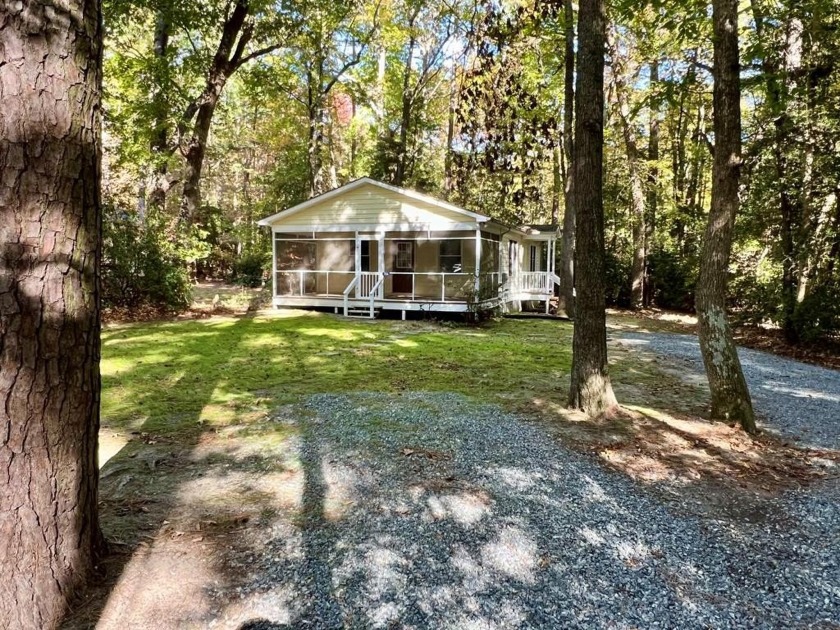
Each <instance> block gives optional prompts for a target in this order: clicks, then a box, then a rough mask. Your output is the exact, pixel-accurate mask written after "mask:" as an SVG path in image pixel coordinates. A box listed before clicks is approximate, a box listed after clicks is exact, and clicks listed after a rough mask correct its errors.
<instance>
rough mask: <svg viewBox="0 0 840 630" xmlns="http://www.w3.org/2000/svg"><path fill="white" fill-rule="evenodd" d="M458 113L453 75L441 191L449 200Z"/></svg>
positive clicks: (453, 178)
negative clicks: (443, 191)
mask: <svg viewBox="0 0 840 630" xmlns="http://www.w3.org/2000/svg"><path fill="white" fill-rule="evenodd" d="M457 112H458V88H457V85H456V83H455V76H454V73H453V77H452V86H451V88H450V90H449V112H448V114H447V119H446V158H445V161H444V182H443V189H444V190H445V191H446V198H447V199H450V198H451V197H452V193H453V191H454V190H455V172H454V171H455V156H454V147H453V146H452V145H453V143H454V142H455V116H456V114H457Z"/></svg>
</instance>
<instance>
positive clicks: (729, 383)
mask: <svg viewBox="0 0 840 630" xmlns="http://www.w3.org/2000/svg"><path fill="white" fill-rule="evenodd" d="M712 13H713V17H712V19H713V22H714V37H713V39H714V68H713V76H714V130H715V150H714V163H713V167H712V174H713V176H712V209H711V212H710V214H709V222H708V225H707V227H706V234H705V238H704V241H703V248H702V252H701V255H700V275H699V277H698V279H697V317H698V324H699V333H700V334H699V336H700V350H701V352H702V354H703V363H704V364H705V366H706V375H707V377H708V380H709V389H710V390H711V395H712V418H713V419H717V420H725V421H729V422H737V423H739V424H740V425H741V426H742V427H743V428H744V430H745V431H747V432H749V433H754V432H755V430H756V427H755V414H754V413H753V408H752V401H751V399H750V393H749V390H748V389H747V383H746V381H745V379H744V373H743V371H742V370H741V362H740V360H739V359H738V351H737V348H736V347H735V342H734V340H733V338H732V329H731V327H730V325H729V321H728V319H727V314H726V289H727V268H728V265H729V255H730V252H731V249H732V235H733V232H734V228H735V215H736V213H737V211H738V183H739V173H740V169H741V86H740V76H739V72H740V67H739V59H738V1H737V0H714V3H713V7H712Z"/></svg>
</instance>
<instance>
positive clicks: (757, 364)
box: [613, 333, 840, 449]
mask: <svg viewBox="0 0 840 630" xmlns="http://www.w3.org/2000/svg"><path fill="white" fill-rule="evenodd" d="M613 338H614V339H615V340H617V341H619V342H620V343H623V344H627V345H633V346H636V347H639V348H642V349H644V350H649V351H651V352H654V353H655V354H657V355H659V356H663V357H667V358H669V359H673V360H675V361H678V362H679V365H681V366H682V367H684V368H685V369H687V370H689V371H690V372H691V373H693V374H694V375H697V376H701V377H703V376H704V374H705V372H704V369H703V359H702V357H701V356H700V346H699V344H698V342H697V337H695V336H694V335H678V334H671V333H621V334H617V335H613ZM738 354H739V356H740V358H741V365H742V366H743V369H744V376H745V377H746V379H747V383H748V384H749V387H750V392H751V394H752V397H753V404H754V406H755V409H756V412H757V413H758V414H759V416H760V422H759V424H760V426H762V427H763V428H765V429H767V430H770V431H773V432H775V433H777V434H779V435H782V436H784V437H786V438H790V439H792V440H794V441H795V442H797V443H799V444H800V445H802V446H810V447H817V448H828V449H840V372H838V371H837V370H830V369H827V368H822V367H819V366H815V365H809V364H807V363H801V362H799V361H794V360H793V359H786V358H784V357H778V356H776V355H773V354H769V353H767V352H760V351H758V350H750V349H748V348H738Z"/></svg>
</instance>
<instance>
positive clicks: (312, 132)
mask: <svg viewBox="0 0 840 630" xmlns="http://www.w3.org/2000/svg"><path fill="white" fill-rule="evenodd" d="M313 80H314V77H313ZM307 150H308V154H309V196H310V197H315V196H317V195H320V194H321V193H323V192H326V190H327V187H326V182H325V177H324V154H323V152H324V106H323V103H322V100H321V91H320V87H319V86H318V85H313V86H312V87H311V88H310V101H309V140H308V149H307Z"/></svg>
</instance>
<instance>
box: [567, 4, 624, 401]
mask: <svg viewBox="0 0 840 630" xmlns="http://www.w3.org/2000/svg"><path fill="white" fill-rule="evenodd" d="M579 6H580V9H579V14H578V15H579V20H578V25H579V26H578V29H579V30H578V33H579V36H578V37H579V46H578V51H579V52H578V62H577V100H576V102H575V110H576V116H577V118H576V121H575V149H574V170H575V185H574V189H575V215H576V221H575V223H576V227H577V234H576V236H577V247H576V248H575V270H576V274H577V276H576V285H577V303H576V305H575V306H576V316H575V330H574V343H573V358H572V378H571V388H570V391H569V406H571V407H574V408H577V409H581V410H583V411H584V412H586V413H587V414H590V415H594V414H597V413H600V412H602V411H605V410H608V409H610V408H612V407H614V406H615V405H616V404H617V403H616V399H615V395H614V394H613V390H612V385H611V384H610V377H609V374H608V371H607V322H606V304H605V299H604V291H605V286H604V199H603V166H604V52H605V40H606V18H605V15H604V1H603V0H581V2H580V5H579Z"/></svg>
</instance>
